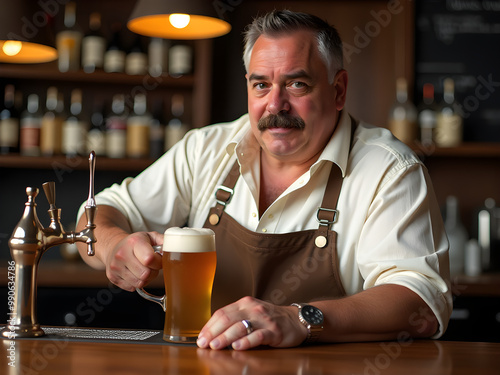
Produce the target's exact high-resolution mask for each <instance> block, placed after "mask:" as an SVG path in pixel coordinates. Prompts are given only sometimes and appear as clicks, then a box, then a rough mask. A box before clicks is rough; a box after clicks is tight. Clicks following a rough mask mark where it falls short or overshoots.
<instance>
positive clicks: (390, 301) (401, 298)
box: [311, 284, 438, 342]
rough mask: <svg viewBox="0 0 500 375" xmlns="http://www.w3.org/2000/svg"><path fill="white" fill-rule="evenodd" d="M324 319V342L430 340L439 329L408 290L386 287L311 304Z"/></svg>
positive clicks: (420, 300) (397, 286)
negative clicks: (409, 338) (426, 338)
mask: <svg viewBox="0 0 500 375" xmlns="http://www.w3.org/2000/svg"><path fill="white" fill-rule="evenodd" d="M311 304H312V305H315V306H317V307H318V308H320V309H321V310H322V311H323V313H324V316H325V324H324V327H325V329H324V331H323V333H322V335H321V338H320V340H321V341H324V342H347V341H378V340H392V339H399V338H400V337H406V338H407V337H430V336H432V335H433V334H434V333H435V332H436V331H437V328H438V323H437V319H436V317H435V316H434V314H433V313H432V311H431V310H430V309H429V307H428V306H427V304H426V303H425V302H424V301H423V300H422V299H421V298H420V297H419V296H418V295H417V294H415V293H414V292H413V291H411V290H410V289H408V288H406V287H404V286H400V285H395V284H386V285H381V286H377V287H373V288H370V289H368V290H365V291H363V292H360V293H358V294H355V295H352V296H349V297H346V298H343V299H339V300H335V301H319V302H312V303H311Z"/></svg>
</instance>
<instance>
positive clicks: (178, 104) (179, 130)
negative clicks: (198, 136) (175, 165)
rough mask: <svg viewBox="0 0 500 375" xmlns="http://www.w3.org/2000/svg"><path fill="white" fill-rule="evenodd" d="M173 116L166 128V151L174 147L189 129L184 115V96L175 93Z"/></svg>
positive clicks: (173, 97)
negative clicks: (183, 118)
mask: <svg viewBox="0 0 500 375" xmlns="http://www.w3.org/2000/svg"><path fill="white" fill-rule="evenodd" d="M171 113H172V118H171V119H170V121H169V122H168V124H167V126H166V128H165V151H167V150H169V149H170V148H172V146H173V145H175V144H176V143H177V142H179V141H180V140H181V139H182V137H184V134H186V132H187V131H188V130H189V126H188V125H187V124H185V123H184V121H183V120H182V117H183V115H184V96H183V95H181V94H175V95H173V96H172V109H171Z"/></svg>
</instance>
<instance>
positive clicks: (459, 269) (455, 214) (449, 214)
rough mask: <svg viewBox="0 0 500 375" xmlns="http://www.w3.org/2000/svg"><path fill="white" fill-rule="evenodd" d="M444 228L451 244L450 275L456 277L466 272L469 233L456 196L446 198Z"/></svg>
mask: <svg viewBox="0 0 500 375" xmlns="http://www.w3.org/2000/svg"><path fill="white" fill-rule="evenodd" d="M445 215H446V217H445V220H444V228H445V231H446V234H447V236H448V241H449V242H450V274H451V275H452V276H456V275H459V274H462V273H463V272H464V264H465V244H466V243H467V241H468V239H469V238H468V233H467V231H466V230H465V227H464V225H463V224H462V221H461V220H460V211H459V204H458V200H457V198H456V197H454V196H448V197H447V198H446V210H445Z"/></svg>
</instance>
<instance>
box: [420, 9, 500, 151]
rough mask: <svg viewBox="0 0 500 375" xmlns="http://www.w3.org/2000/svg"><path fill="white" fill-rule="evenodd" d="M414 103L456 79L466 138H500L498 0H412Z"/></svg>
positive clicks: (441, 90)
mask: <svg viewBox="0 0 500 375" xmlns="http://www.w3.org/2000/svg"><path fill="white" fill-rule="evenodd" d="M415 3H416V5H415V12H416V19H415V28H416V32H415V60H416V61H415V63H416V64H415V96H414V97H415V102H416V103H418V102H419V101H420V99H421V98H422V87H423V85H424V84H425V83H432V84H433V85H434V87H435V91H436V101H437V102H438V103H439V102H440V101H441V100H442V92H443V80H444V79H445V78H447V77H451V78H453V79H454V81H455V90H456V99H457V102H458V106H459V108H460V110H461V111H462V113H463V117H464V140H465V141H475V142H481V141H488V142H490V141H495V142H498V141H500V1H498V0H496V1H493V0H419V1H415Z"/></svg>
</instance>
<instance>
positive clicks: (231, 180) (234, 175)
mask: <svg viewBox="0 0 500 375" xmlns="http://www.w3.org/2000/svg"><path fill="white" fill-rule="evenodd" d="M239 177H240V165H239V163H238V160H236V161H235V162H234V164H233V167H232V168H231V171H229V174H228V175H227V176H226V179H225V180H224V182H223V183H222V185H219V186H217V190H216V191H215V200H216V202H217V204H216V205H215V206H214V207H212V208H211V209H210V214H209V216H208V221H209V222H210V224H212V225H217V224H219V221H220V217H221V215H222V213H223V212H224V208H225V207H226V204H228V203H229V201H230V200H231V198H232V197H233V194H234V187H235V185H236V181H238V178H239Z"/></svg>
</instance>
